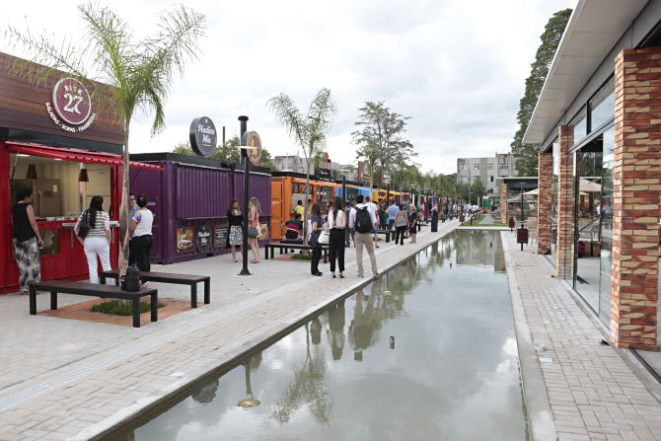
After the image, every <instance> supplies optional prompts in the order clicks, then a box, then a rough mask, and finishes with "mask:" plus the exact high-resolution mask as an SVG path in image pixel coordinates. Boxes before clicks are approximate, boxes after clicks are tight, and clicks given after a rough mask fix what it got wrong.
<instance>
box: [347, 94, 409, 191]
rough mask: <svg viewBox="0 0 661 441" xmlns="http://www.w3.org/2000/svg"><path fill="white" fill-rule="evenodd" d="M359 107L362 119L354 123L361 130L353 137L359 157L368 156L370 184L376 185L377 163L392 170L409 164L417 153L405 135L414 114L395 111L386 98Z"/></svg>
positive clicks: (384, 169)
mask: <svg viewBox="0 0 661 441" xmlns="http://www.w3.org/2000/svg"><path fill="white" fill-rule="evenodd" d="M359 110H360V116H359V119H358V121H356V122H355V123H354V125H355V126H356V127H357V128H358V130H356V131H354V132H353V133H352V134H351V138H352V143H353V144H354V145H356V146H357V147H358V150H357V151H356V155H357V157H358V159H364V160H365V162H366V163H367V165H368V167H369V171H370V186H373V185H374V174H375V172H376V169H377V166H380V167H381V168H382V169H383V171H384V172H386V173H391V174H392V172H393V171H394V169H395V168H396V167H405V166H407V165H408V162H409V161H410V159H411V158H412V157H414V156H416V155H417V153H416V152H415V150H414V148H413V144H411V142H410V141H409V140H408V139H406V138H404V132H406V122H407V121H408V120H409V119H410V117H405V116H402V115H400V114H399V113H396V112H393V111H391V110H390V109H389V108H388V107H386V106H385V104H384V103H383V102H382V101H380V102H377V103H375V102H372V101H366V102H365V104H364V105H363V107H361V108H360V109H359Z"/></svg>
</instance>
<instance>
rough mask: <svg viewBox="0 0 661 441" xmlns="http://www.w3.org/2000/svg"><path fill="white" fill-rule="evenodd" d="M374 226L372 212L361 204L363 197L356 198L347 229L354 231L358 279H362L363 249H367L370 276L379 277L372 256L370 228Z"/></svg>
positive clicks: (374, 221)
mask: <svg viewBox="0 0 661 441" xmlns="http://www.w3.org/2000/svg"><path fill="white" fill-rule="evenodd" d="M375 224H376V218H375V216H374V212H372V211H370V210H369V208H368V206H367V205H365V204H363V196H362V195H360V194H359V195H358V196H357V197H356V207H355V208H354V209H353V210H351V214H350V215H349V228H352V229H354V230H355V232H356V233H355V236H354V243H355V244H356V261H357V264H358V277H364V272H363V247H365V248H366V249H367V254H369V256H370V262H371V264H372V274H373V275H374V277H376V276H378V275H379V271H378V270H377V268H376V256H375V255H374V242H373V240H372V228H373V226H374V225H375Z"/></svg>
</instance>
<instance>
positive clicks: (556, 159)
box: [551, 139, 560, 265]
mask: <svg viewBox="0 0 661 441" xmlns="http://www.w3.org/2000/svg"><path fill="white" fill-rule="evenodd" d="M552 148H553V180H552V184H551V191H552V198H551V262H552V263H553V265H555V264H556V261H555V251H556V245H557V241H558V179H559V176H560V144H559V143H558V140H557V139H556V140H555V141H553V145H552Z"/></svg>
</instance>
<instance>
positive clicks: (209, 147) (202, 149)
mask: <svg viewBox="0 0 661 441" xmlns="http://www.w3.org/2000/svg"><path fill="white" fill-rule="evenodd" d="M189 139H190V145H191V147H192V148H193V151H194V152H195V153H196V154H198V155H199V156H204V157H205V158H208V157H209V156H211V155H213V153H214V152H215V151H216V149H217V148H218V132H216V126H215V125H214V124H213V121H211V118H208V117H206V116H201V117H199V118H195V119H194V120H193V122H192V123H191V124H190V130H189Z"/></svg>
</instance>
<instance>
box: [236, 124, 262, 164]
mask: <svg viewBox="0 0 661 441" xmlns="http://www.w3.org/2000/svg"><path fill="white" fill-rule="evenodd" d="M241 145H242V146H246V147H250V148H249V149H247V152H248V159H249V160H250V163H251V164H253V165H259V160H260V159H262V139H261V138H260V137H259V133H257V132H255V131H254V130H250V131H248V132H246V133H244V134H243V136H242V137H241Z"/></svg>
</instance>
